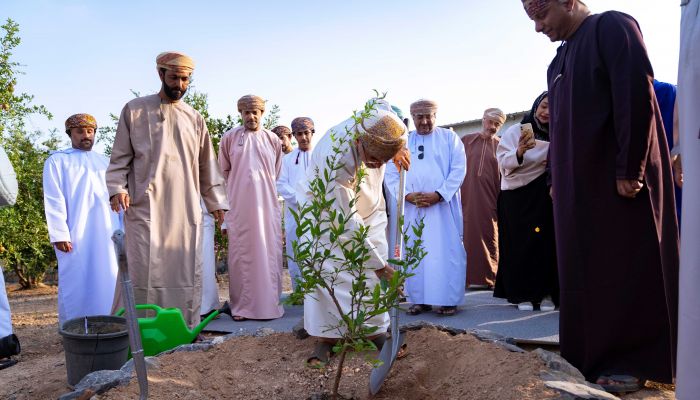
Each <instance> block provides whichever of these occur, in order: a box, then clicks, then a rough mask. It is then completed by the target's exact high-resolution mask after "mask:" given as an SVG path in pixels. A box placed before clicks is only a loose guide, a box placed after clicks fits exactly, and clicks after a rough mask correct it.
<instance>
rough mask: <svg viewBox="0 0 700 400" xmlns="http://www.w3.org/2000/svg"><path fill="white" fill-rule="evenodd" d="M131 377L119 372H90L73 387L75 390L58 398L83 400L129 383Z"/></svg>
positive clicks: (60, 399) (62, 399) (61, 399)
mask: <svg viewBox="0 0 700 400" xmlns="http://www.w3.org/2000/svg"><path fill="white" fill-rule="evenodd" d="M130 378H131V376H130V375H129V374H127V373H125V372H123V371H121V370H104V371H95V372H91V373H89V374H87V375H85V377H83V379H81V380H80V382H78V384H77V385H75V390H74V391H72V392H70V393H66V394H64V395H63V396H61V397H59V398H58V399H59V400H74V399H84V398H86V397H85V396H88V395H90V396H92V395H91V394H90V393H92V394H100V393H104V392H106V391H107V390H109V389H112V388H114V387H117V386H120V385H126V384H128V383H129V380H130ZM87 398H89V397H87Z"/></svg>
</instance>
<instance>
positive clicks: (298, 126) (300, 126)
mask: <svg viewBox="0 0 700 400" xmlns="http://www.w3.org/2000/svg"><path fill="white" fill-rule="evenodd" d="M312 130H314V121H312V120H311V118H309V117H298V118H294V119H293V120H292V132H295V133H296V132H304V131H312Z"/></svg>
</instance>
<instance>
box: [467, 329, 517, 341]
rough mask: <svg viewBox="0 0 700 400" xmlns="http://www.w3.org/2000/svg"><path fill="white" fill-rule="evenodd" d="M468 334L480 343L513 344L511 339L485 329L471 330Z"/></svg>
mask: <svg viewBox="0 0 700 400" xmlns="http://www.w3.org/2000/svg"><path fill="white" fill-rule="evenodd" d="M469 333H471V334H472V335H474V337H475V338H477V339H479V340H481V341H482V342H488V343H491V342H506V343H510V344H515V342H514V341H513V339H511V338H509V337H507V336H503V335H501V334H499V333H496V332H491V331H488V330H485V329H472V330H470V331H469Z"/></svg>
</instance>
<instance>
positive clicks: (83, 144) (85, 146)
mask: <svg viewBox="0 0 700 400" xmlns="http://www.w3.org/2000/svg"><path fill="white" fill-rule="evenodd" d="M94 144H95V142H94V141H92V140H89V139H85V140H81V141H80V143H78V148H79V149H80V150H85V151H90V150H92V146H93V145H94Z"/></svg>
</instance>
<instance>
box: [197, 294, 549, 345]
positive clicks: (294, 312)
mask: <svg viewBox="0 0 700 400" xmlns="http://www.w3.org/2000/svg"><path fill="white" fill-rule="evenodd" d="M402 308H403V309H406V308H408V304H404V305H402ZM303 312H304V310H303V306H285V313H284V316H283V317H282V318H279V319H275V320H270V321H252V320H250V321H241V322H236V321H233V320H232V319H231V318H230V317H229V316H228V315H222V316H220V317H218V318H217V319H215V320H214V321H212V322H211V323H210V324H209V326H207V327H206V328H205V331H211V332H227V333H237V334H252V333H254V332H255V331H256V330H258V329H259V328H270V329H273V330H275V331H276V332H291V330H292V327H293V326H294V325H295V324H296V323H297V322H299V320H300V319H301V318H302V315H303ZM421 320H423V321H428V322H431V323H434V324H439V325H447V326H451V327H454V328H461V329H484V330H490V331H493V332H496V333H499V334H501V335H504V336H507V337H512V338H514V339H516V341H518V342H522V343H542V344H548V345H556V344H558V343H559V311H548V312H541V311H519V310H518V309H517V308H516V307H515V306H513V305H511V304H508V302H506V301H505V300H502V299H496V298H494V297H493V292H491V291H468V292H467V293H465V295H464V304H463V305H461V306H460V307H459V311H458V313H457V314H456V315H454V316H451V317H443V316H441V315H438V314H435V313H434V312H428V313H423V314H420V315H407V314H406V313H405V312H402V313H400V315H399V322H400V323H401V324H406V323H409V322H415V321H421Z"/></svg>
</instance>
